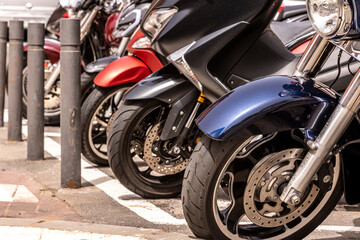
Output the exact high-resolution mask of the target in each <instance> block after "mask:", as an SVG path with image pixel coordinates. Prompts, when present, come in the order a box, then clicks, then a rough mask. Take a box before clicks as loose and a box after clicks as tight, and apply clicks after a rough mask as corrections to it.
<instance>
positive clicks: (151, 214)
mask: <svg viewBox="0 0 360 240" xmlns="http://www.w3.org/2000/svg"><path fill="white" fill-rule="evenodd" d="M22 131H23V134H24V135H25V136H27V126H23V128H22ZM44 143H45V144H44V145H45V146H44V148H45V151H47V152H48V153H49V154H51V155H52V156H54V157H56V158H58V159H59V160H60V156H61V147H60V144H59V143H57V142H55V141H54V140H52V139H51V138H48V137H45V140H44ZM81 177H82V178H83V179H84V180H86V181H87V182H90V183H91V184H93V185H95V186H96V187H98V188H99V189H100V190H102V191H103V192H104V193H105V194H106V195H108V196H109V197H111V198H112V199H114V200H115V201H116V202H117V203H119V204H121V205H123V206H124V207H126V208H128V209H130V210H131V211H133V212H134V213H135V214H137V215H138V216H140V217H142V218H143V219H145V220H147V221H149V222H152V223H156V224H169V225H185V224H186V221H185V219H178V218H175V217H173V216H171V215H170V214H169V213H167V212H165V211H164V210H162V209H161V208H158V207H157V206H155V205H154V204H152V203H150V202H148V201H146V200H144V199H142V198H141V197H140V196H139V195H137V194H134V193H133V192H131V191H129V190H128V189H126V188H125V187H124V186H123V185H122V184H120V182H119V181H118V180H114V179H112V178H111V177H109V176H108V175H107V174H105V173H104V172H102V171H100V170H98V169H96V168H94V167H93V165H91V164H90V163H88V162H87V161H85V160H84V159H81ZM98 179H101V181H102V182H101V183H97V180H98ZM124 197H126V198H127V199H130V200H126V199H123V198H124Z"/></svg>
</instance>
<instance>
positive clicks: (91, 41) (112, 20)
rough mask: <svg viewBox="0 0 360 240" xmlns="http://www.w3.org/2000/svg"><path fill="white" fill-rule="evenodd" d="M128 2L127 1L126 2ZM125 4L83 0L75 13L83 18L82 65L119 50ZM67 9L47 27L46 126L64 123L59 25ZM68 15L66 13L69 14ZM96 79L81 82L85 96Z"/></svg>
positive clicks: (25, 69)
mask: <svg viewBox="0 0 360 240" xmlns="http://www.w3.org/2000/svg"><path fill="white" fill-rule="evenodd" d="M124 2H125V1H124ZM124 2H119V3H116V2H114V1H110V0H82V1H81V3H80V4H79V5H78V7H77V8H76V9H75V11H74V13H73V14H75V15H76V16H77V17H79V18H80V19H81V23H80V25H81V40H82V44H81V54H82V55H81V57H82V58H81V60H82V61H81V65H82V67H85V65H86V64H88V63H90V62H93V61H94V60H96V59H99V58H102V57H105V56H109V55H111V54H113V53H114V52H116V51H117V47H118V45H119V43H120V41H121V39H118V38H113V37H111V36H110V35H111V33H112V32H113V30H114V28H115V25H116V22H117V19H118V17H119V13H120V11H121V9H122V8H123V7H124ZM64 11H65V10H64V9H62V7H61V6H59V8H58V9H56V10H55V11H54V14H53V16H52V17H51V18H50V20H51V21H50V22H49V23H48V24H47V27H46V29H47V35H48V36H47V37H46V38H45V45H44V50H45V63H44V64H45V65H44V66H45V74H44V75H45V96H44V101H45V109H44V112H45V124H50V125H54V124H59V122H60V94H61V87H60V77H59V76H60V62H59V58H60V41H59V38H58V37H59V29H58V24H57V23H58V22H59V20H58V19H60V18H61V17H62V16H63V14H64ZM65 12H66V11H65ZM27 51H28V46H27V45H25V46H24V63H26V62H27V61H26V56H27ZM92 84H93V83H92V79H89V80H88V81H82V82H81V88H82V94H83V95H84V94H85V93H88V92H89V89H91V87H92ZM22 86H23V87H22V92H23V114H24V116H25V117H26V109H27V107H26V106H27V66H26V64H25V65H24V69H23V84H22Z"/></svg>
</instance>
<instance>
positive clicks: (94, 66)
mask: <svg viewBox="0 0 360 240" xmlns="http://www.w3.org/2000/svg"><path fill="white" fill-rule="evenodd" d="M117 59H119V57H118V56H116V55H112V56H109V57H104V58H100V59H98V60H96V61H94V62H92V63H89V64H87V65H86V66H85V69H84V70H85V72H87V73H99V72H101V71H102V70H103V69H104V68H105V67H106V66H107V65H109V64H110V63H112V62H113V61H115V60H117Z"/></svg>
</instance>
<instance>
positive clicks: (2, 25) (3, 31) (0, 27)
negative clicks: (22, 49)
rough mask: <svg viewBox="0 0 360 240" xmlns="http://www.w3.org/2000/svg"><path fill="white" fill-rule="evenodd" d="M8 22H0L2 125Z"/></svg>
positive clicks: (0, 125) (0, 105) (0, 102)
mask: <svg viewBox="0 0 360 240" xmlns="http://www.w3.org/2000/svg"><path fill="white" fill-rule="evenodd" d="M7 41H8V28H7V22H0V127H3V126H4V108H5V84H6V44H7Z"/></svg>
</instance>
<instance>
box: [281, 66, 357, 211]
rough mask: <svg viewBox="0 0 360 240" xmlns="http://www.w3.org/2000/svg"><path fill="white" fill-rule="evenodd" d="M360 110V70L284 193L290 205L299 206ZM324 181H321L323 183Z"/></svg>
mask: <svg viewBox="0 0 360 240" xmlns="http://www.w3.org/2000/svg"><path fill="white" fill-rule="evenodd" d="M359 106H360V70H359V71H358V72H357V73H356V75H355V76H354V78H353V80H352V82H351V83H350V85H349V87H348V88H347V90H346V91H345V93H344V95H343V97H342V98H341V100H340V102H339V104H338V106H337V107H336V109H335V110H334V112H333V114H332V115H331V117H330V119H329V120H328V122H327V123H326V125H325V127H324V128H323V129H322V131H321V133H320V134H319V136H318V137H317V138H316V140H315V141H314V142H312V143H311V144H309V146H310V148H311V150H310V151H309V152H308V154H307V155H306V156H305V158H304V160H303V161H302V162H301V164H300V166H299V168H298V169H297V170H296V172H295V174H294V175H293V177H292V178H291V180H290V182H289V184H288V185H287V187H286V188H285V189H284V191H283V193H282V195H281V197H280V199H281V200H282V201H283V202H286V203H288V204H298V203H299V202H300V199H301V197H302V195H303V194H304V192H305V190H306V188H307V187H308V186H309V183H310V181H311V180H312V178H313V177H314V176H315V174H316V173H317V172H318V171H319V169H320V167H321V165H322V164H323V163H324V161H325V160H327V157H328V156H329V154H330V152H331V150H332V149H333V147H334V146H335V144H336V143H337V142H338V141H339V139H340V138H341V136H342V135H343V134H344V132H345V131H346V129H347V128H348V126H349V125H350V123H351V121H352V120H353V119H354V117H355V114H356V113H357V111H358V109H359ZM320 181H321V179H320Z"/></svg>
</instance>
